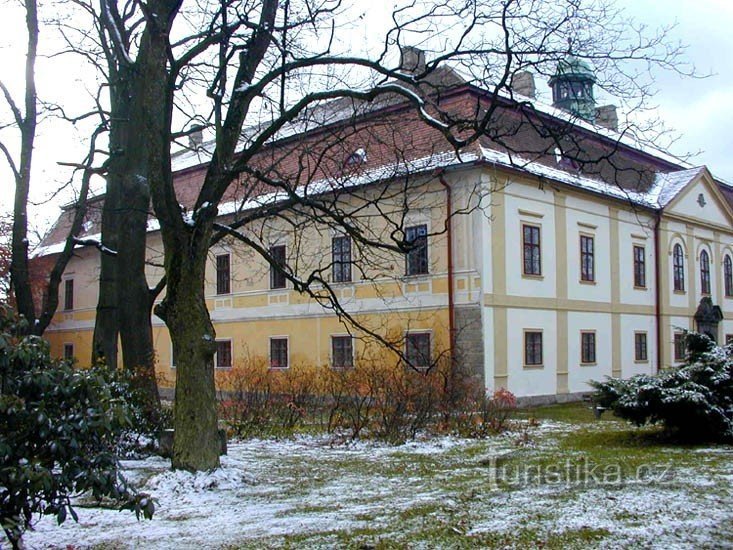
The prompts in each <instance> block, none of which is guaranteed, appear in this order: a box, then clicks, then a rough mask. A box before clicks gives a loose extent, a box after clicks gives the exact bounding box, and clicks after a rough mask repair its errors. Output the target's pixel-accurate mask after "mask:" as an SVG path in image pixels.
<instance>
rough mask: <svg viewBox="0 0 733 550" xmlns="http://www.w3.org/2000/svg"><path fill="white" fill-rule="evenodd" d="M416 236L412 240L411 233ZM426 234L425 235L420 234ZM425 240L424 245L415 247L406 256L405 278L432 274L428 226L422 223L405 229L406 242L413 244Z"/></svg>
mask: <svg viewBox="0 0 733 550" xmlns="http://www.w3.org/2000/svg"><path fill="white" fill-rule="evenodd" d="M411 232H415V233H416V234H415V235H414V236H413V237H412V238H410V233H411ZM421 232H424V234H422V235H421V234H420V233H421ZM420 239H421V240H423V243H422V244H417V245H415V247H414V248H413V249H412V250H410V251H409V252H407V253H406V254H405V276H407V277H416V276H420V275H429V274H430V255H429V251H428V246H429V243H428V225H427V224H426V223H420V224H415V225H411V226H408V227H405V242H406V243H408V244H412V243H413V242H415V241H417V240H420Z"/></svg>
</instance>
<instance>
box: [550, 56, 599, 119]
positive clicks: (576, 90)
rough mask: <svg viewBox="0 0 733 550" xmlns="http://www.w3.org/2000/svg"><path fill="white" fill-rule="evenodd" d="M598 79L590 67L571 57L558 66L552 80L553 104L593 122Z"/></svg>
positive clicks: (561, 61)
mask: <svg viewBox="0 0 733 550" xmlns="http://www.w3.org/2000/svg"><path fill="white" fill-rule="evenodd" d="M595 82H596V77H595V75H594V74H593V70H592V69H591V68H590V65H589V64H588V63H586V62H585V61H583V60H582V59H578V58H577V57H575V56H572V55H569V56H568V57H566V58H565V59H562V60H560V62H559V63H558V64H557V70H556V71H555V74H554V75H553V76H552V78H550V87H551V88H552V104H553V105H554V106H555V107H557V108H558V109H562V110H563V111H567V112H568V113H571V114H573V115H575V116H578V117H580V118H582V119H585V120H588V121H590V122H593V121H594V119H595V111H596V100H595V99H594V97H593V84H595Z"/></svg>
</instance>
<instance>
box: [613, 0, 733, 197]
mask: <svg viewBox="0 0 733 550" xmlns="http://www.w3.org/2000/svg"><path fill="white" fill-rule="evenodd" d="M619 5H623V6H625V8H626V9H627V10H628V12H629V14H630V15H632V16H633V17H634V18H635V19H637V20H639V21H641V22H645V23H647V24H649V26H652V27H655V26H658V25H660V24H666V23H674V22H676V23H677V26H676V28H675V29H674V30H673V31H672V34H673V36H674V37H676V38H678V39H679V40H681V41H682V42H683V43H685V44H686V45H687V53H686V58H687V59H689V60H690V62H692V63H694V64H695V66H696V67H697V69H698V71H699V72H700V73H702V74H711V76H709V77H708V78H704V79H698V80H696V79H689V78H682V77H679V76H676V75H674V74H670V73H665V72H661V71H660V72H659V73H658V76H657V80H656V88H657V94H656V96H655V100H656V102H657V103H658V104H659V107H660V115H661V117H662V119H663V120H664V121H665V122H666V123H667V124H668V125H669V126H670V127H671V128H673V129H674V130H675V131H676V132H677V133H678V134H679V140H678V141H677V142H676V143H674V144H673V146H672V147H671V150H672V152H673V153H675V154H677V155H683V154H686V153H695V152H698V151H699V152H700V154H699V155H697V156H695V157H693V158H691V159H690V162H691V163H692V164H695V165H700V164H705V165H707V166H708V168H710V170H711V171H712V172H713V174H714V175H716V176H718V177H720V178H723V179H725V180H727V181H729V182H731V183H733V133H732V129H733V0H636V1H634V0H623V1H621V2H619Z"/></svg>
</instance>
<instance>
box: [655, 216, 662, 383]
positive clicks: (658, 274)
mask: <svg viewBox="0 0 733 550" xmlns="http://www.w3.org/2000/svg"><path fill="white" fill-rule="evenodd" d="M661 222H662V211H661V210H659V211H658V212H657V217H656V220H655V222H654V291H655V292H654V300H655V302H656V303H655V312H656V324H657V372H659V371H661V370H662V291H661V290H660V283H661V280H662V277H661V263H662V253H661V251H660V250H659V225H660V224H661Z"/></svg>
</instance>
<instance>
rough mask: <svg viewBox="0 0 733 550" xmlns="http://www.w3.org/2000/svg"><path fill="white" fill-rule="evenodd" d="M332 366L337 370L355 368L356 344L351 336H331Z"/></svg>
mask: <svg viewBox="0 0 733 550" xmlns="http://www.w3.org/2000/svg"><path fill="white" fill-rule="evenodd" d="M331 366H332V367H333V368H335V369H348V368H351V367H353V366H354V344H353V339H352V338H351V336H331Z"/></svg>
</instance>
